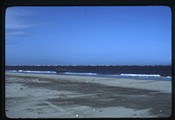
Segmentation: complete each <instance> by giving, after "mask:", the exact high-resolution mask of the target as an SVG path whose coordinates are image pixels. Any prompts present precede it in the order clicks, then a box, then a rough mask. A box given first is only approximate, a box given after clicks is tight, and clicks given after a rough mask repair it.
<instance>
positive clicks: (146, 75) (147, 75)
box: [120, 74, 161, 77]
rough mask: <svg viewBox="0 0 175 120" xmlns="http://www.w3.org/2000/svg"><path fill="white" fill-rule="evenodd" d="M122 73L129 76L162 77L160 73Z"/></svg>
mask: <svg viewBox="0 0 175 120" xmlns="http://www.w3.org/2000/svg"><path fill="white" fill-rule="evenodd" d="M120 75H121V76H129V77H161V76H160V75H158V74H120Z"/></svg>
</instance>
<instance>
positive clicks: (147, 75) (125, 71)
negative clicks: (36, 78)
mask: <svg viewBox="0 0 175 120" xmlns="http://www.w3.org/2000/svg"><path fill="white" fill-rule="evenodd" d="M6 70H7V71H11V72H25V73H37V74H38V73H42V74H66V75H78V76H98V77H111V78H134V79H139V80H142V79H147V80H171V79H172V78H171V77H172V72H171V70H172V69H171V66H6Z"/></svg>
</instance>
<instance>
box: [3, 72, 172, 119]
mask: <svg viewBox="0 0 175 120" xmlns="http://www.w3.org/2000/svg"><path fill="white" fill-rule="evenodd" d="M171 88H172V87H171V81H159V80H134V79H121V78H105V77H91V76H73V75H71V76H70V75H67V76H66V75H48V74H47V75H46V74H25V73H6V93H5V94H6V101H5V104H6V105H5V106H6V108H5V109H6V116H7V117H8V118H105V117H107V118H150V117H151V118H155V117H169V116H170V115H171V106H172V104H171V103H172V101H171V100H172V94H171Z"/></svg>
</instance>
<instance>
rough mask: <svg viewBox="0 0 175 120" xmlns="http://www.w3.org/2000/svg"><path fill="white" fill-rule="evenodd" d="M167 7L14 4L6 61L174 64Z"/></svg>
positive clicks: (7, 29) (8, 16)
mask: <svg viewBox="0 0 175 120" xmlns="http://www.w3.org/2000/svg"><path fill="white" fill-rule="evenodd" d="M171 17H172V16H171V9H170V8H169V7H167V6H135V7H134V6H130V7H129V6H62V7H61V6H58V7H9V8H7V9H6V17H5V42H6V44H5V50H6V51H5V59H6V65H170V64H171V57H172V56H171V40H172V38H171V35H172V33H171V32H172V31H171V26H172V25H171V24H172V23H171V22H172V21H171Z"/></svg>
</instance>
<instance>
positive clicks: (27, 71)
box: [9, 70, 56, 74]
mask: <svg viewBox="0 0 175 120" xmlns="http://www.w3.org/2000/svg"><path fill="white" fill-rule="evenodd" d="M9 72H19V73H44V74H45V73H47V74H56V72H55V71H32V70H10V71H9Z"/></svg>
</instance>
